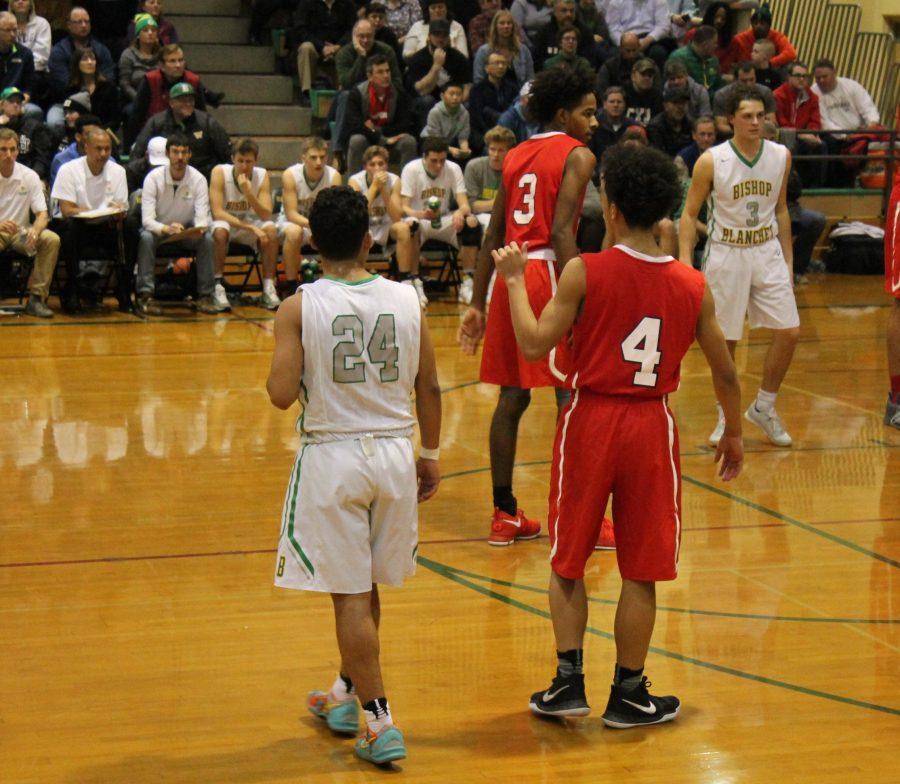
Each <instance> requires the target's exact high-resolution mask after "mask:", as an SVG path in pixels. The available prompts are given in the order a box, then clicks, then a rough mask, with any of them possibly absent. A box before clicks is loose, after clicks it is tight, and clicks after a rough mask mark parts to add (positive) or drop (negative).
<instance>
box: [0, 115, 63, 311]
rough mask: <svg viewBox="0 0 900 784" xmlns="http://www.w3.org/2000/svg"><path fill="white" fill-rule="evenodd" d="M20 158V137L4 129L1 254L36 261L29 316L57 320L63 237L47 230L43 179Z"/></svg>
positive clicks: (0, 133) (0, 137) (0, 132)
mask: <svg viewBox="0 0 900 784" xmlns="http://www.w3.org/2000/svg"><path fill="white" fill-rule="evenodd" d="M18 157H19V137H18V135H17V134H16V132H15V131H13V130H11V129H9V128H0V251H5V250H13V251H15V252H16V253H24V254H26V255H28V256H33V257H34V266H33V267H32V270H31V277H29V278H28V304H27V305H25V312H26V313H27V314H28V315H30V316H38V317H40V318H53V311H52V310H50V308H48V307H47V293H48V292H49V290H50V279H51V278H52V277H53V270H54V269H56V260H57V257H58V256H59V237H58V236H57V235H56V234H54V233H53V232H52V231H48V229H47V223H48V221H49V216H48V215H47V202H46V200H45V199H44V188H43V186H42V185H41V181H40V179H39V178H38V176H37V174H36V173H35V172H33V171H32V170H31V169H29V168H27V167H25V166H23V165H22V164H21V163H18V162H17V161H16V158H18ZM31 213H34V222H33V223H32V222H31Z"/></svg>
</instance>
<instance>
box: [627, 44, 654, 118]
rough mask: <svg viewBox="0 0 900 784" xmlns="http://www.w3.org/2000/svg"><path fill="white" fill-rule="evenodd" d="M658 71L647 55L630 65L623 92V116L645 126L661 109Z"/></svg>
mask: <svg viewBox="0 0 900 784" xmlns="http://www.w3.org/2000/svg"><path fill="white" fill-rule="evenodd" d="M658 76H659V72H658V71H657V70H656V64H655V63H654V62H653V60H651V59H650V58H649V57H641V58H640V59H639V60H637V61H636V62H635V64H634V65H633V66H632V67H631V79H630V80H629V81H628V82H627V83H626V84H624V85H622V89H623V90H624V92H625V105H626V106H627V107H628V108H627V109H626V110H625V116H626V117H628V118H629V119H632V120H635V121H637V122H639V123H640V124H641V125H644V126H646V125H647V123H649V122H650V120H651V119H652V118H653V117H655V116H656V115H657V114H659V113H660V112H661V111H662V109H663V101H662V90H660V89H659V87H657V79H658Z"/></svg>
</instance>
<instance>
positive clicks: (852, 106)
mask: <svg viewBox="0 0 900 784" xmlns="http://www.w3.org/2000/svg"><path fill="white" fill-rule="evenodd" d="M813 76H815V78H816V83H815V84H814V85H813V86H812V91H813V92H814V93H815V94H816V97H817V98H818V99H819V114H820V115H821V116H822V130H825V131H855V130H859V129H860V128H875V127H877V126H879V125H880V122H881V116H880V115H879V113H878V107H877V106H875V102H874V101H873V100H872V96H871V95H869V93H867V92H866V88H865V87H863V86H862V85H861V84H860V83H859V82H855V81H853V79H848V78H847V77H845V76H838V75H837V73H836V72H835V70H834V63H833V62H831V60H826V59H824V58H823V59H821V60H819V61H818V62H817V63H816V64H815V65H814V66H813Z"/></svg>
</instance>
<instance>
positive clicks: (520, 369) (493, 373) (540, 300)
mask: <svg viewBox="0 0 900 784" xmlns="http://www.w3.org/2000/svg"><path fill="white" fill-rule="evenodd" d="M557 278H558V274H557V271H556V265H555V264H554V263H553V262H551V261H544V260H543V259H533V258H532V259H529V260H528V265H527V266H526V267H525V289H526V291H527V292H528V301H529V302H530V303H531V309H532V310H533V311H534V315H535V316H540V314H541V311H542V310H543V309H544V307H545V306H546V305H547V303H548V302H549V301H550V300H551V299H552V298H553V294H554V293H555V292H556V282H557ZM568 367H569V347H568V337H566V338H563V340H561V341H560V342H559V344H558V345H557V346H556V348H554V349H553V350H552V351H551V352H550V355H549V356H548V357H545V358H544V359H541V360H538V361H537V362H528V361H527V360H526V359H525V357H523V356H522V351H521V350H520V349H519V344H518V343H516V333H515V331H514V329H513V324H512V317H511V316H510V312H509V289H507V288H506V281H505V280H503V278H502V277H501V276H500V275H498V276H497V279H496V281H494V293H493V294H492V295H491V306H490V309H489V310H488V319H487V327H486V329H485V333H484V349H483V351H482V352H481V380H482V381H483V382H484V383H485V384H499V385H500V386H503V387H518V388H519V389H531V388H532V387H565V386H566V373H567V372H568Z"/></svg>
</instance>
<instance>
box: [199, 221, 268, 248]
mask: <svg viewBox="0 0 900 784" xmlns="http://www.w3.org/2000/svg"><path fill="white" fill-rule="evenodd" d="M255 225H256V226H257V227H258V228H260V229H265V228H266V226H274V225H275V224H274V223H273V222H272V221H256V222H255ZM211 228H212V230H213V231H215V230H216V229H224V230H225V231H227V232H228V241H229V242H237V243H239V244H241V245H247V246H248V247H250V248H255V247H256V246H257V240H256V235H255V234H254V233H253V232H252V231H250V230H249V229H236V228H235V227H234V226H232V225H231V224H230V223H226V222H225V221H218V220H217V221H213V222H212V226H211Z"/></svg>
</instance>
